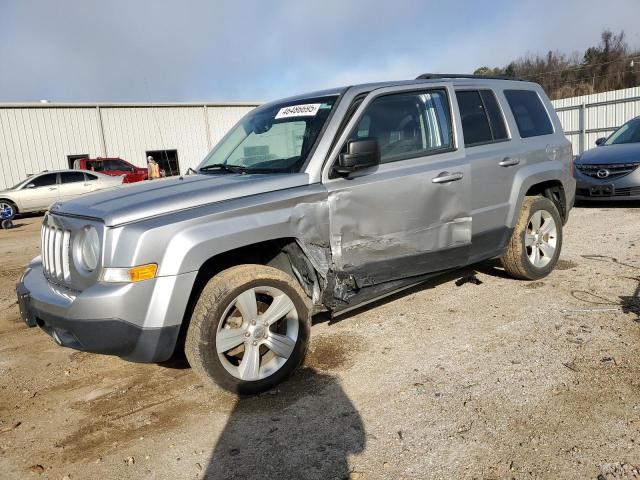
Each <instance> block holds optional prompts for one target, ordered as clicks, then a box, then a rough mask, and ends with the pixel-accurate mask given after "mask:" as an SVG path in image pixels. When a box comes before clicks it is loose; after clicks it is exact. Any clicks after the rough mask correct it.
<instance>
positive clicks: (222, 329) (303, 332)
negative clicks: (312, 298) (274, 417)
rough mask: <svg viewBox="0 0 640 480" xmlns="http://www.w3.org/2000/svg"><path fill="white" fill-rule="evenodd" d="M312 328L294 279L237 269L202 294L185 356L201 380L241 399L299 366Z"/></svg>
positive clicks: (271, 271) (279, 273)
mask: <svg viewBox="0 0 640 480" xmlns="http://www.w3.org/2000/svg"><path fill="white" fill-rule="evenodd" d="M310 327H311V318H310V308H309V304H308V300H307V297H306V296H305V294H304V292H303V290H302V289H301V288H300V286H299V284H298V282H297V281H296V280H295V279H293V278H292V277H290V276H289V275H287V274H286V273H284V272H282V271H281V270H277V269H275V268H272V267H267V266H264V265H241V266H237V267H232V268H229V269H228V270H225V271H223V272H221V273H219V274H218V275H216V276H215V277H213V278H212V279H211V280H209V283H208V284H207V285H206V286H205V288H204V289H203V291H202V293H201V295H200V298H199V299H198V302H197V303H196V307H195V309H194V312H193V315H192V318H191V323H190V325H189V329H188V331H187V338H186V342H185V353H186V356H187V359H188V360H189V364H190V365H191V367H192V368H193V369H194V370H195V372H196V373H197V374H198V375H199V376H200V377H201V378H202V379H203V380H205V381H207V382H215V383H216V384H218V385H219V386H221V387H222V388H224V389H226V390H229V391H232V392H236V393H240V394H252V393H259V392H262V391H265V390H268V389H270V388H272V387H273V386H275V385H277V384H278V383H280V382H281V381H282V380H284V379H285V378H287V377H288V376H289V375H290V374H291V372H293V370H295V368H296V367H298V365H300V363H301V362H302V360H303V359H304V356H305V354H306V351H307V346H308V341H309V332H310Z"/></svg>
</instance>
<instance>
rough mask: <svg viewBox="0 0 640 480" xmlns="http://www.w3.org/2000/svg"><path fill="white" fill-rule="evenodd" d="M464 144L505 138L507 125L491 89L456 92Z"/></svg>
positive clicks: (496, 140)
mask: <svg viewBox="0 0 640 480" xmlns="http://www.w3.org/2000/svg"><path fill="white" fill-rule="evenodd" d="M456 98H457V99H458V108H459V109H460V118H461V121H462V132H463V134H464V144H465V146H467V147H470V146H474V145H483V144H485V143H492V142H499V141H502V140H506V139H507V138H508V135H507V127H506V125H505V123H504V118H503V116H502V112H501V111H500V107H499V106H498V102H497V101H496V97H495V95H494V94H493V92H492V91H491V90H459V91H457V92H456Z"/></svg>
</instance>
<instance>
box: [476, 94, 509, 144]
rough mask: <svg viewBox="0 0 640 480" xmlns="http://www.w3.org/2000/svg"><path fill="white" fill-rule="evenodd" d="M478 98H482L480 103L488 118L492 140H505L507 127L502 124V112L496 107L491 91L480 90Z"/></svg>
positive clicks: (496, 102) (494, 97)
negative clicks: (482, 104)
mask: <svg viewBox="0 0 640 480" xmlns="http://www.w3.org/2000/svg"><path fill="white" fill-rule="evenodd" d="M480 96H481V97H482V103H484V107H485V109H486V111H487V116H488V117H489V124H490V125H491V133H492V134H493V139H494V140H505V139H507V138H508V135H507V126H506V125H505V123H504V117H503V116H502V112H501V111H500V107H499V106H498V101H497V100H496V96H495V95H494V93H493V92H492V91H491V90H480Z"/></svg>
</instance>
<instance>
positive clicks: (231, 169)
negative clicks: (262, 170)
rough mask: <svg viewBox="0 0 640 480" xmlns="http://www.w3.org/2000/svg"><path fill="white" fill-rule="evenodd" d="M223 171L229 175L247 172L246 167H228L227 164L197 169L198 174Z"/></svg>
mask: <svg viewBox="0 0 640 480" xmlns="http://www.w3.org/2000/svg"><path fill="white" fill-rule="evenodd" d="M215 169H218V170H224V171H226V172H231V173H244V172H246V171H247V167H243V166H242V165H229V164H228V163H214V164H212V165H205V166H204V167H202V168H200V169H198V172H206V171H208V170H215Z"/></svg>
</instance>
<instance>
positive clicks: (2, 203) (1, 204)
mask: <svg viewBox="0 0 640 480" xmlns="http://www.w3.org/2000/svg"><path fill="white" fill-rule="evenodd" d="M6 208H10V209H11V215H10V216H8V217H6V218H5V217H3V216H2V213H3V211H4V210H5V209H6ZM16 213H18V207H17V206H16V204H15V203H13V202H12V201H10V200H0V218H2V220H13V217H15V216H16Z"/></svg>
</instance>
